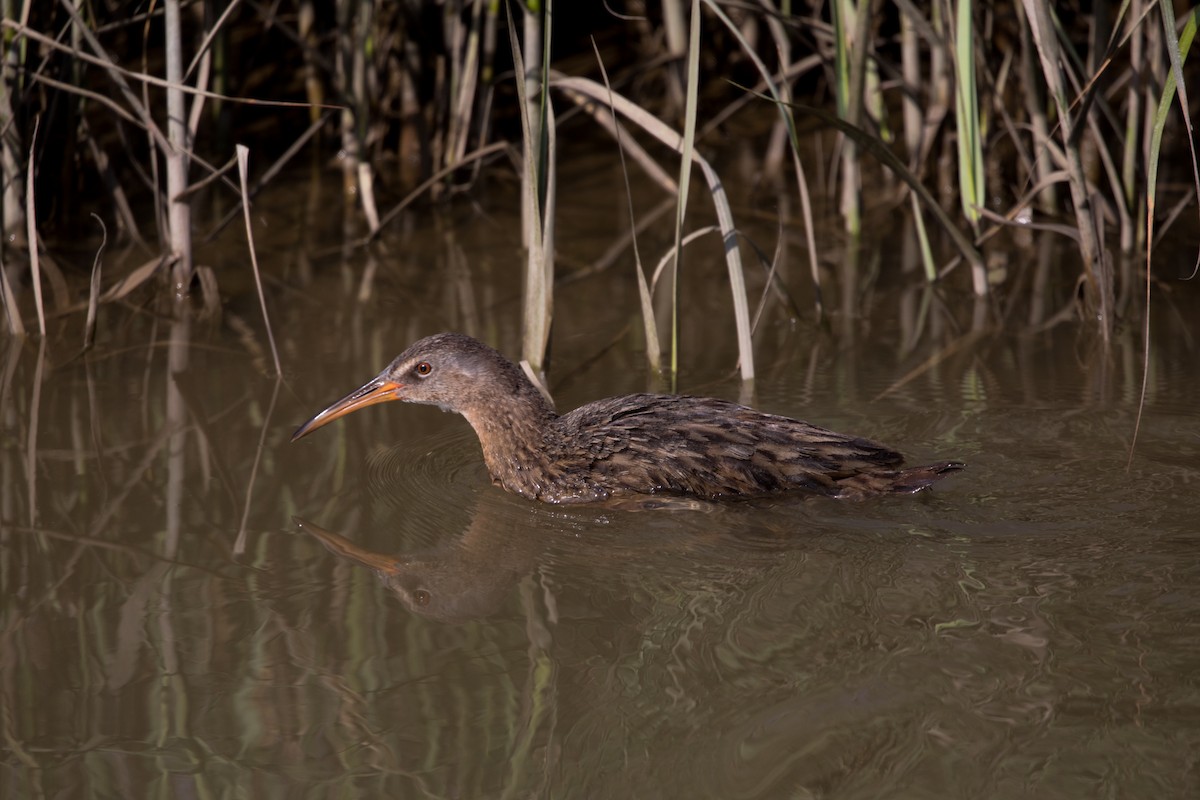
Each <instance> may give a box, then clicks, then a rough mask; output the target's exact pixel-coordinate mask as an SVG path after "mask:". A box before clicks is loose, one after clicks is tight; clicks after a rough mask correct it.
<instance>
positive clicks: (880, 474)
mask: <svg viewBox="0 0 1200 800" xmlns="http://www.w3.org/2000/svg"><path fill="white" fill-rule="evenodd" d="M966 466H967V465H966V464H964V463H963V462H961V461H939V462H938V463H936V464H928V465H926V466H923V467H906V468H905V469H889V470H878V471H875V472H864V473H860V474H858V475H855V476H854V477H853V478H848V479H846V480H843V481H839V483H841V485H842V491H841V492H839V493H838V496H839V497H848V498H854V497H865V496H868V495H873V494H889V493H896V494H916V493H917V492H919V491H921V490H922V489H928V488H929V487H930V486H932V485H933V484H934V483H936V482H937V481H940V480H941V479H942V478H943V477H945V476H946V475H949V474H950V473H951V472H958V471H959V470H960V469H965V468H966Z"/></svg>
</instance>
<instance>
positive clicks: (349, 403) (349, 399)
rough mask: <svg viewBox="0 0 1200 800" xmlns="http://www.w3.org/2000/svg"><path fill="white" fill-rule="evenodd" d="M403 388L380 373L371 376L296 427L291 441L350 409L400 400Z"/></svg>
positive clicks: (354, 409) (355, 409) (344, 414)
mask: <svg viewBox="0 0 1200 800" xmlns="http://www.w3.org/2000/svg"><path fill="white" fill-rule="evenodd" d="M403 388H404V387H403V386H401V385H400V384H398V383H396V382H395V381H390V380H388V379H387V378H384V377H383V376H382V375H381V376H378V377H376V378H372V379H371V380H370V381H368V382H367V383H365V384H363V385H362V386H360V387H358V388H357V389H355V390H354V391H353V392H351V393H350V394H348V395H346V396H345V397H343V398H342V399H341V400H338V401H337V402H336V403H334V404H333V405H331V406H330V407H329V408H327V409H325V410H324V411H322V412H321V413H319V414H317V415H316V416H315V417H313V418H312V419H310V420H309V421H308V422H306V423H304V424H303V425H301V426H300V427H299V428H297V429H296V432H295V433H293V434H292V441H293V442H294V441H296V440H297V439H299V438H301V437H304V436H307V435H308V434H310V433H312V432H313V431H315V430H316V429H317V428H320V427H321V426H322V425H326V424H328V423H330V422H333V421H334V420H335V419H337V418H338V417H344V416H346V415H347V414H349V413H350V412H351V411H358V410H359V409H360V408H366V407H367V406H373V405H375V404H376V403H386V402H388V401H389V400H401V399H403V398H402V397H401V395H400V390H401V389H403Z"/></svg>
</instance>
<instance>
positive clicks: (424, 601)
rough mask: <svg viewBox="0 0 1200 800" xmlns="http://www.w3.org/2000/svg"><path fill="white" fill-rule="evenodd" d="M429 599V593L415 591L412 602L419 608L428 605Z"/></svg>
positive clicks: (419, 590) (420, 590)
mask: <svg viewBox="0 0 1200 800" xmlns="http://www.w3.org/2000/svg"><path fill="white" fill-rule="evenodd" d="M431 599H432V598H431V597H430V596H429V592H427V591H425V590H424V589H417V590H416V591H415V592H413V600H414V601H415V602H416V604H417V605H419V606H427V605H429V601H430V600H431Z"/></svg>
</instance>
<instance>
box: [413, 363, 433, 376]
mask: <svg viewBox="0 0 1200 800" xmlns="http://www.w3.org/2000/svg"><path fill="white" fill-rule="evenodd" d="M416 370H417V374H418V375H420V376H421V377H422V378H424V377H425V376H426V375H428V374H429V373H431V372H433V365H432V364H430V363H429V362H428V361H422V362H421V363H420V364H417V367H416Z"/></svg>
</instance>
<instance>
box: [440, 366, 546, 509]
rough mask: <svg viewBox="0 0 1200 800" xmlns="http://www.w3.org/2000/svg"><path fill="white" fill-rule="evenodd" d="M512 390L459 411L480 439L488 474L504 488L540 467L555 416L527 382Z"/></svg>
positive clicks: (540, 395)
mask: <svg viewBox="0 0 1200 800" xmlns="http://www.w3.org/2000/svg"><path fill="white" fill-rule="evenodd" d="M523 377H524V376H522V378H523ZM514 388H516V391H511V392H508V393H505V394H502V395H499V396H493V397H489V398H486V399H484V400H483V401H481V402H478V403H472V404H471V405H470V406H469V407H467V408H464V409H462V415H463V416H464V417H466V418H467V421H468V422H470V423H471V427H472V428H474V429H475V434H476V436H478V437H479V444H480V446H481V447H482V449H483V459H484V462H485V463H486V464H487V467H488V471H489V472H491V474H492V477H493V478H494V479H495V480H497V481H498V482H500V483H502V484H504V485H505V486H511V485H512V484H513V481H514V480H523V477H522V476H523V475H524V474H527V473H530V472H536V471H537V470H538V468H539V467H541V466H543V461H544V459H545V453H546V449H547V447H546V444H547V442H546V437H547V435H549V434H550V433H551V432H552V430H553V427H554V426H553V423H554V420H555V419H556V418H557V417H558V415H557V414H556V413H555V412H554V409H553V408H552V407H551V406H550V403H549V402H547V400H546V398H544V397H543V396H542V394H541V393H540V392H539V391H538V390H537V389H535V388H534V387H533V385H532V384H530V383H529V382H528V381H524V382H523V385H521V386H519V387H514ZM514 490H515V489H514ZM522 493H524V492H522Z"/></svg>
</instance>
